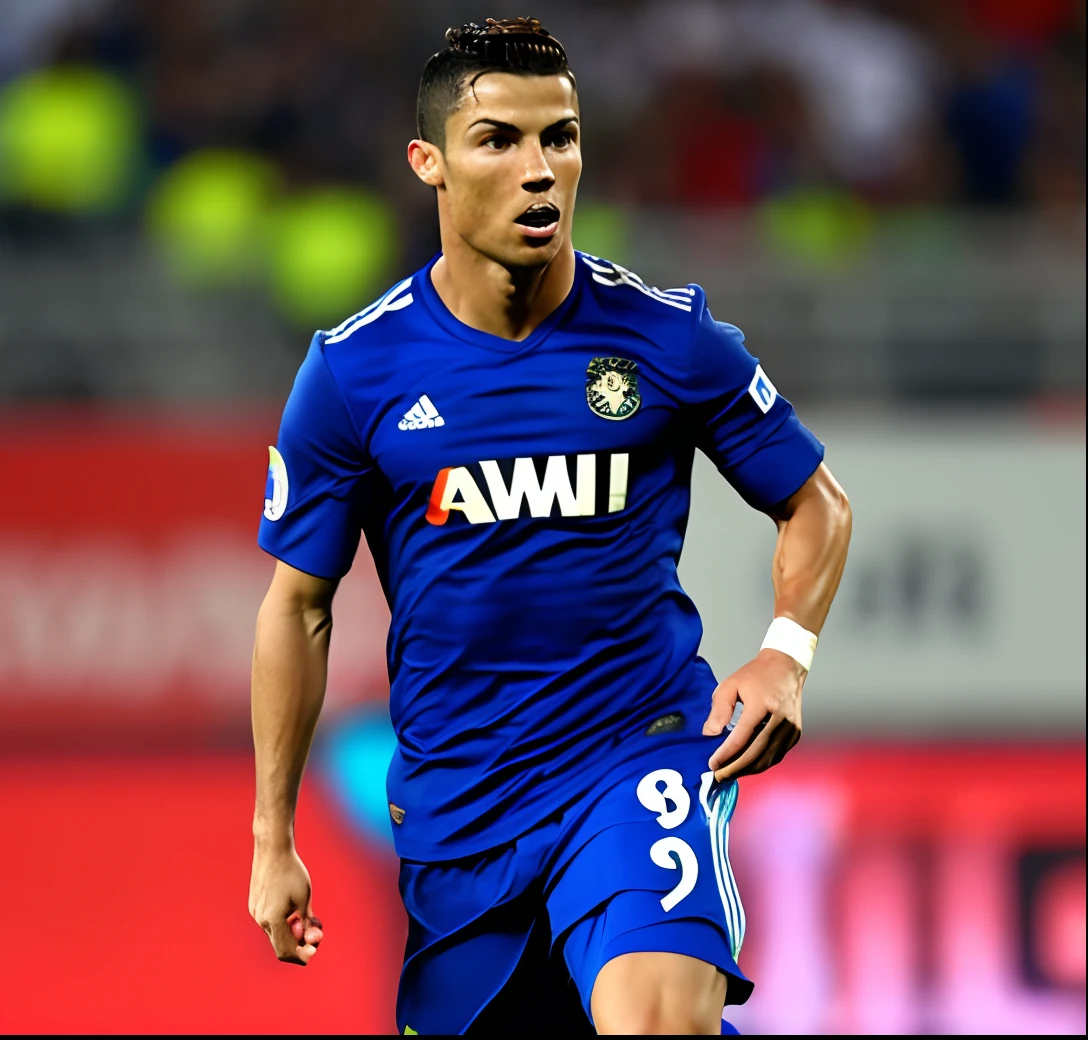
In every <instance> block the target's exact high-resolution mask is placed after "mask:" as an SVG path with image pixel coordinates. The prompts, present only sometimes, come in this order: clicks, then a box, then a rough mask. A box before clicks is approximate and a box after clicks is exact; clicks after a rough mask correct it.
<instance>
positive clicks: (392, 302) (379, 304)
mask: <svg viewBox="0 0 1088 1040" xmlns="http://www.w3.org/2000/svg"><path fill="white" fill-rule="evenodd" d="M411 284H412V279H411V278H405V279H404V281H403V282H398V283H397V284H396V285H394V286H393V288H392V289H390V290H389V292H387V293H386V294H385V295H384V296H382V297H381V298H380V299H378V300H375V301H374V302H373V303H372V304H371V305H370V306H369V307H364V308H363V309H362V310H361V311H359V313H358V314H353V315H352V316H351V317H350V318H348V319H347V320H346V321H342V322H341V323H340V324H339V325H337V326H336V328H335V329H329V331H328V332H327V333H325V342H326V343H339V342H340V341H341V340H342V339H347V338H348V336H350V335H351V334H352V333H353V332H355V331H356V329H361V328H362V327H363V326H364V325H369V324H370V323H371V322H372V321H377V320H378V319H379V318H380V317H381V316H382V315H383V314H386V313H387V312H389V311H399V310H403V309H404V308H405V307H407V306H408V305H409V304H411V303H412V302H413V299H412V294H411V293H410V292H405V290H406V289H407V288H408V286H409V285H411Z"/></svg>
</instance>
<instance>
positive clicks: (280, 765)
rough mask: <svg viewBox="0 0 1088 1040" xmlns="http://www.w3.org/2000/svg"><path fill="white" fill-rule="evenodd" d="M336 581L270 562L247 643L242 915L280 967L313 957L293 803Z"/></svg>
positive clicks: (306, 878) (314, 712)
mask: <svg viewBox="0 0 1088 1040" xmlns="http://www.w3.org/2000/svg"><path fill="white" fill-rule="evenodd" d="M335 591H336V582H334V581H329V580H327V579H325V578H317V577H314V576H313V575H310V574H306V573H304V572H303V571H299V570H296V569H295V568H294V567H291V566H290V565H288V564H286V563H283V562H282V561H281V562H279V563H277V564H276V570H275V574H274V576H273V578H272V584H271V586H270V587H269V589H268V593H267V595H266V596H265V598H264V602H263V603H262V604H261V609H260V610H259V611H258V614H257V636H256V640H255V643H254V647H253V679H252V713H253V749H254V754H255V758H256V767H257V797H256V804H255V807H254V812H253V872H252V875H251V878H250V886H249V912H250V913H251V914H252V915H253V919H254V920H255V921H256V922H257V923H258V924H259V925H260V926H261V927H262V928H263V929H264V930H265V932H266V934H267V935H268V937H269V939H271V941H272V946H273V948H274V949H275V951H276V956H277V957H278V958H279V959H280V960H281V961H288V962H290V963H293V964H303V965H305V964H306V963H307V962H308V961H309V959H310V958H311V957H312V956H313V955H314V953H316V952H317V944H318V943H319V942H320V941H321V938H322V932H321V922H320V921H318V920H317V918H315V917H314V914H313V905H312V902H311V890H310V875H309V873H308V872H307V870H306V867H305V865H304V864H303V862H302V860H301V859H300V858H299V855H298V853H297V852H296V851H295V806H296V805H297V803H298V792H299V786H300V784H301V783H302V771H303V769H304V768H305V765H306V758H307V756H308V754H309V751H310V742H311V740H312V739H313V735H314V727H315V726H316V725H317V719H318V715H319V714H320V713H321V702H322V701H323V700H324V697H325V678H326V674H327V670H328V661H329V636H330V634H331V632H332V597H333V593H334V592H335Z"/></svg>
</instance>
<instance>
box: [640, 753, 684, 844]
mask: <svg viewBox="0 0 1088 1040" xmlns="http://www.w3.org/2000/svg"><path fill="white" fill-rule="evenodd" d="M661 783H663V784H664V785H665V787H664V790H658V787H657V785H658V784H661ZM637 794H638V800H639V801H640V802H642V804H643V805H644V806H646V808H647V809H649V810H650V812H653V813H657V814H658V815H657V822H658V823H660V824H661V826H662V827H664V828H665V830H667V831H671V830H672V829H673V828H674V827H679V826H680V824H682V823H683V822H684V821H685V820H686V819H687V818H688V812H689V811H690V809H691V795H689V794H688V792H687V788H686V787H684V778H683V777H682V776H681V775H680V774H679V773H678V772H677V771H676V770H675V769H655V770H654V771H653V772H652V773H647V774H646V775H645V776H644V777H643V778H642V779H641V780H640V781H639V782H638V791H637ZM669 802H672V803H673V805H675V807H676V808H674V809H670V808H669ZM654 862H657V861H656V860H655V861H654Z"/></svg>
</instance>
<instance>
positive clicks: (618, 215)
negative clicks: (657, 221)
mask: <svg viewBox="0 0 1088 1040" xmlns="http://www.w3.org/2000/svg"><path fill="white" fill-rule="evenodd" d="M573 238H574V246H575V248H576V249H580V250H582V252H584V253H591V254H592V255H593V256H600V257H605V258H606V259H608V260H614V261H616V263H619V264H624V263H626V262H627V257H628V251H629V249H630V242H631V236H630V224H629V222H628V219H627V213H626V212H625V211H624V210H622V209H620V208H619V207H618V206H611V205H609V204H608V203H604V202H596V201H594V200H592V199H589V200H587V201H585V202H580V203H579V204H578V208H577V209H576V210H575V211H574V233H573Z"/></svg>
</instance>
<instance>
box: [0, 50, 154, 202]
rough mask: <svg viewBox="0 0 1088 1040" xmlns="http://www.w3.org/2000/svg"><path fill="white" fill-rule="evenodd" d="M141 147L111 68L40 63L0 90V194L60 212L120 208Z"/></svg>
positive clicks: (131, 110)
mask: <svg viewBox="0 0 1088 1040" xmlns="http://www.w3.org/2000/svg"><path fill="white" fill-rule="evenodd" d="M139 145H140V131H139V120H138V116H137V112H136V105H135V103H134V101H133V98H132V96H131V94H130V92H129V90H128V88H127V87H126V86H125V85H124V83H122V82H121V80H119V79H118V78H117V77H116V76H112V75H110V74H109V73H106V72H103V71H101V70H98V69H90V68H81V67H76V66H69V67H58V68H52V69H43V70H40V71H37V72H32V73H29V74H28V75H25V76H22V77H20V78H18V79H16V80H13V81H12V82H11V83H9V84H7V85H6V86H5V87H4V88H3V89H2V90H0V198H4V199H6V200H8V201H11V202H19V203H23V204H26V205H29V206H33V207H36V208H39V209H43V210H49V211H55V212H62V213H88V214H93V213H108V212H111V211H114V210H117V209H119V208H120V207H121V206H122V205H123V204H124V202H125V201H126V198H127V194H128V191H129V188H130V187H131V185H132V183H133V177H134V173H135V171H136V166H137V162H138V160H139Z"/></svg>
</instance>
